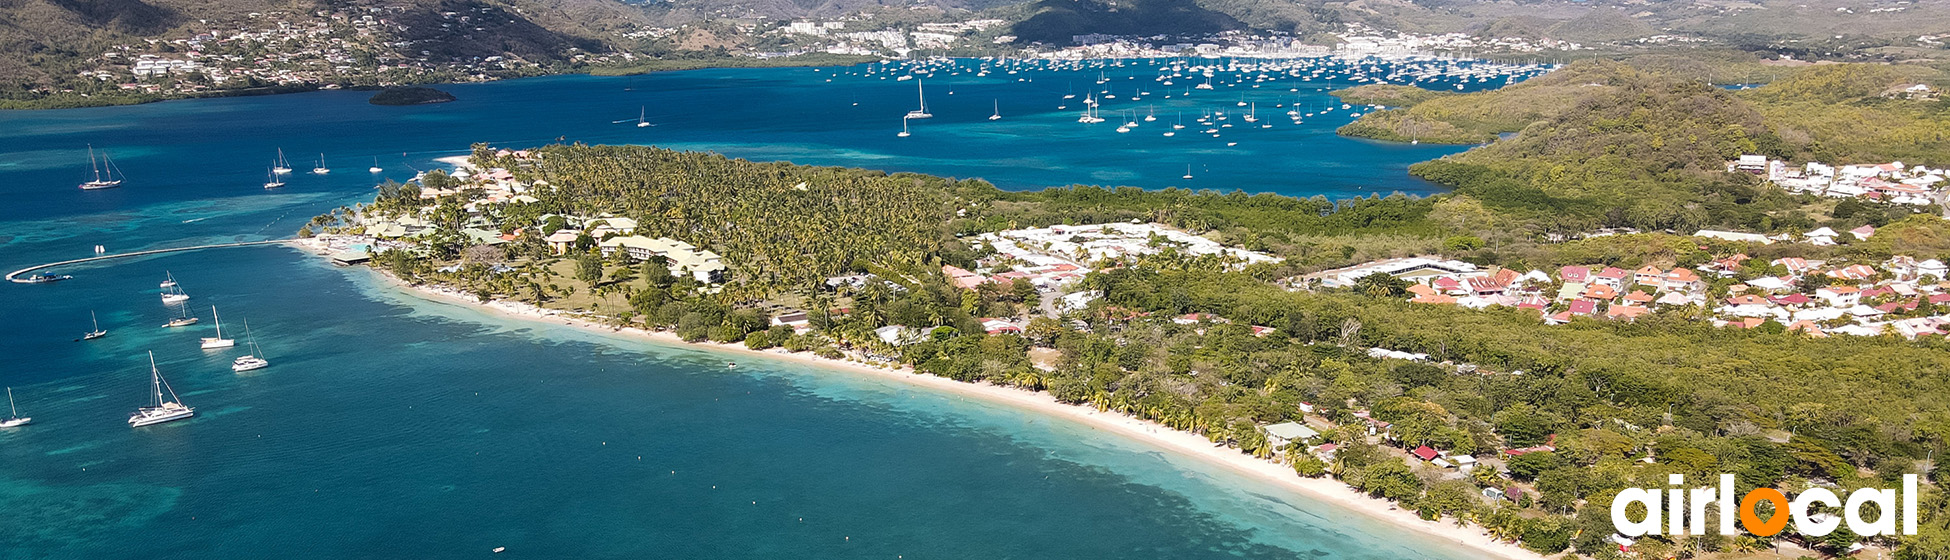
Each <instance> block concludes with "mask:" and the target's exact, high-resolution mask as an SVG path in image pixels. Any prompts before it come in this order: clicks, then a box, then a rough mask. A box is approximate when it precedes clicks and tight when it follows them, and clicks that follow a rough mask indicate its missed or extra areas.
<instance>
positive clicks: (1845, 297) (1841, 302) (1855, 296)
mask: <svg viewBox="0 0 1950 560" xmlns="http://www.w3.org/2000/svg"><path fill="white" fill-rule="evenodd" d="M1815 297H1818V298H1821V299H1824V300H1827V301H1828V306H1829V307H1843V308H1846V307H1854V306H1855V305H1856V304H1858V303H1861V302H1862V289H1861V288H1857V287H1855V286H1824V287H1822V288H1821V289H1818V290H1815Z"/></svg>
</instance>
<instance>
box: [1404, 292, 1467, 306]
mask: <svg viewBox="0 0 1950 560" xmlns="http://www.w3.org/2000/svg"><path fill="white" fill-rule="evenodd" d="M1408 302H1409V303H1432V304H1436V305H1455V304H1456V298H1455V297H1454V296H1449V295H1444V294H1423V295H1419V296H1415V299H1411V300H1408Z"/></svg>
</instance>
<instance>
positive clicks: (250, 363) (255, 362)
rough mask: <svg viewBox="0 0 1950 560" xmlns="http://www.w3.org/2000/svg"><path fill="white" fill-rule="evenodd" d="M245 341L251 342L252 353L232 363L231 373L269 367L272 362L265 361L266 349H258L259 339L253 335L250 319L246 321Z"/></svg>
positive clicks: (239, 357)
mask: <svg viewBox="0 0 1950 560" xmlns="http://www.w3.org/2000/svg"><path fill="white" fill-rule="evenodd" d="M244 340H247V341H249V344H250V349H251V353H250V354H247V355H243V356H238V357H237V359H236V360H234V361H231V362H230V369H231V371H240V372H242V371H250V370H254V369H261V368H265V367H269V366H270V365H271V361H270V360H266V359H264V349H262V348H258V347H257V337H256V336H253V335H251V322H250V320H249V319H245V320H244Z"/></svg>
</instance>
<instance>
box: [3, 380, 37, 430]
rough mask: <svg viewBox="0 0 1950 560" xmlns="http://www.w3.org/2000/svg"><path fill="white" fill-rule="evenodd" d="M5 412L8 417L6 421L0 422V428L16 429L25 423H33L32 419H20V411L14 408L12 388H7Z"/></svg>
mask: <svg viewBox="0 0 1950 560" xmlns="http://www.w3.org/2000/svg"><path fill="white" fill-rule="evenodd" d="M7 412H8V413H9V414H10V415H9V416H7V419H6V420H0V428H17V427H20V426H25V425H27V423H28V422H33V421H34V419H33V418H22V417H20V409H18V408H14V388H13V387H8V388H7Z"/></svg>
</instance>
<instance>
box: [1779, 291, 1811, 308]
mask: <svg viewBox="0 0 1950 560" xmlns="http://www.w3.org/2000/svg"><path fill="white" fill-rule="evenodd" d="M1770 299H1772V300H1773V301H1774V305H1780V306H1785V307H1801V306H1804V305H1807V304H1808V302H1811V301H1814V299H1812V298H1809V297H1808V295H1807V294H1800V293H1794V294H1788V295H1784V296H1774V297H1773V298H1770Z"/></svg>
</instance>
